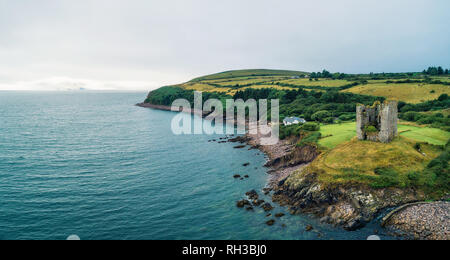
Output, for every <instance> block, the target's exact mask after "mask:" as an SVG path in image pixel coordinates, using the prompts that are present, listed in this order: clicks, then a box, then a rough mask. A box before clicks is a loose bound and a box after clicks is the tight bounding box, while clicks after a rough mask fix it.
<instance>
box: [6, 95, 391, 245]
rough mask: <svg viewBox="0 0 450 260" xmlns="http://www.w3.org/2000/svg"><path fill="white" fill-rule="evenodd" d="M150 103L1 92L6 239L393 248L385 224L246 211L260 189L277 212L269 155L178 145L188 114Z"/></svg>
mask: <svg viewBox="0 0 450 260" xmlns="http://www.w3.org/2000/svg"><path fill="white" fill-rule="evenodd" d="M146 94H147V93H144V92H132V93H125V92H90V91H73V92H70V91H67V92H8V91H3V92H0V239H1V240H10V239H14V240H16V239H18V240H29V239H31V240H65V239H67V238H68V237H69V236H70V235H76V236H78V237H79V238H80V239H82V240H143V239H145V240H161V239H164V240H166V239H167V240H184V239H189V240H209V239H214V240H228V239H232V240H271V239H281V240H288V239H289V240H291V239H292V240H305V239H308V240H309V239H313V240H315V239H323V240H328V239H334V240H342V239H352V240H353V239H355V240H364V239H366V238H367V237H368V236H370V235H373V234H378V236H380V237H381V239H392V237H390V236H388V235H386V234H385V233H384V230H383V229H382V228H381V227H380V226H379V225H378V223H379V221H377V220H375V221H374V222H373V223H369V224H368V225H367V226H366V227H365V228H363V229H361V230H358V231H354V232H348V231H345V230H343V229H341V228H336V227H333V226H330V225H324V224H321V223H319V221H318V220H317V219H316V218H314V217H313V216H309V215H295V216H293V215H290V214H289V212H288V209H287V208H284V207H280V206H277V205H275V204H274V203H272V204H274V206H275V208H274V210H273V211H272V214H273V215H275V214H276V213H285V214H286V215H285V216H284V217H281V218H274V217H273V215H272V216H269V217H268V216H267V213H266V212H264V211H263V210H262V209H259V208H255V210H254V211H247V210H245V209H240V208H237V207H236V201H238V200H240V199H243V198H245V193H246V192H247V191H249V190H253V189H254V190H256V191H258V193H259V194H260V196H261V197H262V199H264V200H266V201H270V202H271V200H270V197H268V196H264V195H263V194H262V192H261V190H262V189H263V188H264V187H265V186H266V184H267V180H268V176H269V175H268V173H267V172H268V169H267V168H265V167H264V166H263V165H264V164H265V162H266V160H267V158H266V156H265V155H264V154H263V153H261V152H260V151H259V150H249V149H247V148H243V149H235V148H234V146H236V144H233V143H218V142H211V141H210V140H212V139H217V140H220V138H223V137H224V136H225V135H220V134H216V135H207V134H200V135H175V134H174V133H173V132H172V130H171V122H172V119H173V118H174V116H176V115H177V114H176V113H173V112H168V111H159V110H153V109H148V108H141V107H137V106H135V104H136V103H138V102H142V100H144V99H145V96H146ZM187 116H189V117H190V116H191V115H187ZM192 117H193V116H192ZM194 121H196V122H197V123H204V122H202V120H201V119H200V120H194ZM246 163H249V165H248V166H246V167H245V166H243V164H246ZM235 174H239V175H241V176H244V175H248V176H249V178H245V179H244V180H241V179H235V178H233V176H234V175H235ZM270 219H275V220H276V222H275V224H274V225H273V226H268V225H266V222H267V221H268V220H270ZM308 225H311V226H312V227H313V228H314V229H313V230H312V231H309V232H308V231H306V227H307V226H308Z"/></svg>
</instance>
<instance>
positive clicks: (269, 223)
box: [266, 219, 275, 226]
mask: <svg viewBox="0 0 450 260" xmlns="http://www.w3.org/2000/svg"><path fill="white" fill-rule="evenodd" d="M266 224H267V225H268V226H273V224H275V219H271V220H269V221H267V222H266Z"/></svg>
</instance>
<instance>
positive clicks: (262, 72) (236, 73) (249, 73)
mask: <svg viewBox="0 0 450 260" xmlns="http://www.w3.org/2000/svg"><path fill="white" fill-rule="evenodd" d="M306 74H308V73H306V72H302V71H292V70H267V69H252V70H232V71H225V72H221V73H216V74H212V75H207V76H204V77H199V78H195V79H193V80H192V81H202V80H216V79H227V78H237V77H254V76H286V77H289V76H303V75H306Z"/></svg>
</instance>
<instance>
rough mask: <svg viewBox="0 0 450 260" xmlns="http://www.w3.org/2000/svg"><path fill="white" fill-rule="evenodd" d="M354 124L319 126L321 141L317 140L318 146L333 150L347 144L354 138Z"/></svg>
mask: <svg viewBox="0 0 450 260" xmlns="http://www.w3.org/2000/svg"><path fill="white" fill-rule="evenodd" d="M355 129H356V124H355V123H354V122H349V123H341V124H332V125H322V126H320V133H321V134H322V139H320V140H319V145H320V146H323V147H326V148H329V149H333V148H334V147H336V146H337V145H338V144H341V143H344V142H347V141H349V140H351V139H352V138H353V137H355V136H356V130H355Z"/></svg>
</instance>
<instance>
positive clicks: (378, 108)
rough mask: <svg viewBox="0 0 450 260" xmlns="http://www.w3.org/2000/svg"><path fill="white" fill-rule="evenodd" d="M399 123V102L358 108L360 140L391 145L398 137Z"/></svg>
mask: <svg viewBox="0 0 450 260" xmlns="http://www.w3.org/2000/svg"><path fill="white" fill-rule="evenodd" d="M397 121H398V109H397V101H386V102H384V103H380V102H375V104H373V105H372V106H364V105H359V106H357V107H356V134H357V136H358V139H359V140H370V141H378V142H382V143H389V142H391V141H392V140H393V139H394V138H395V136H397V123H398V122H397ZM369 129H370V131H368V130H369Z"/></svg>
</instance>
